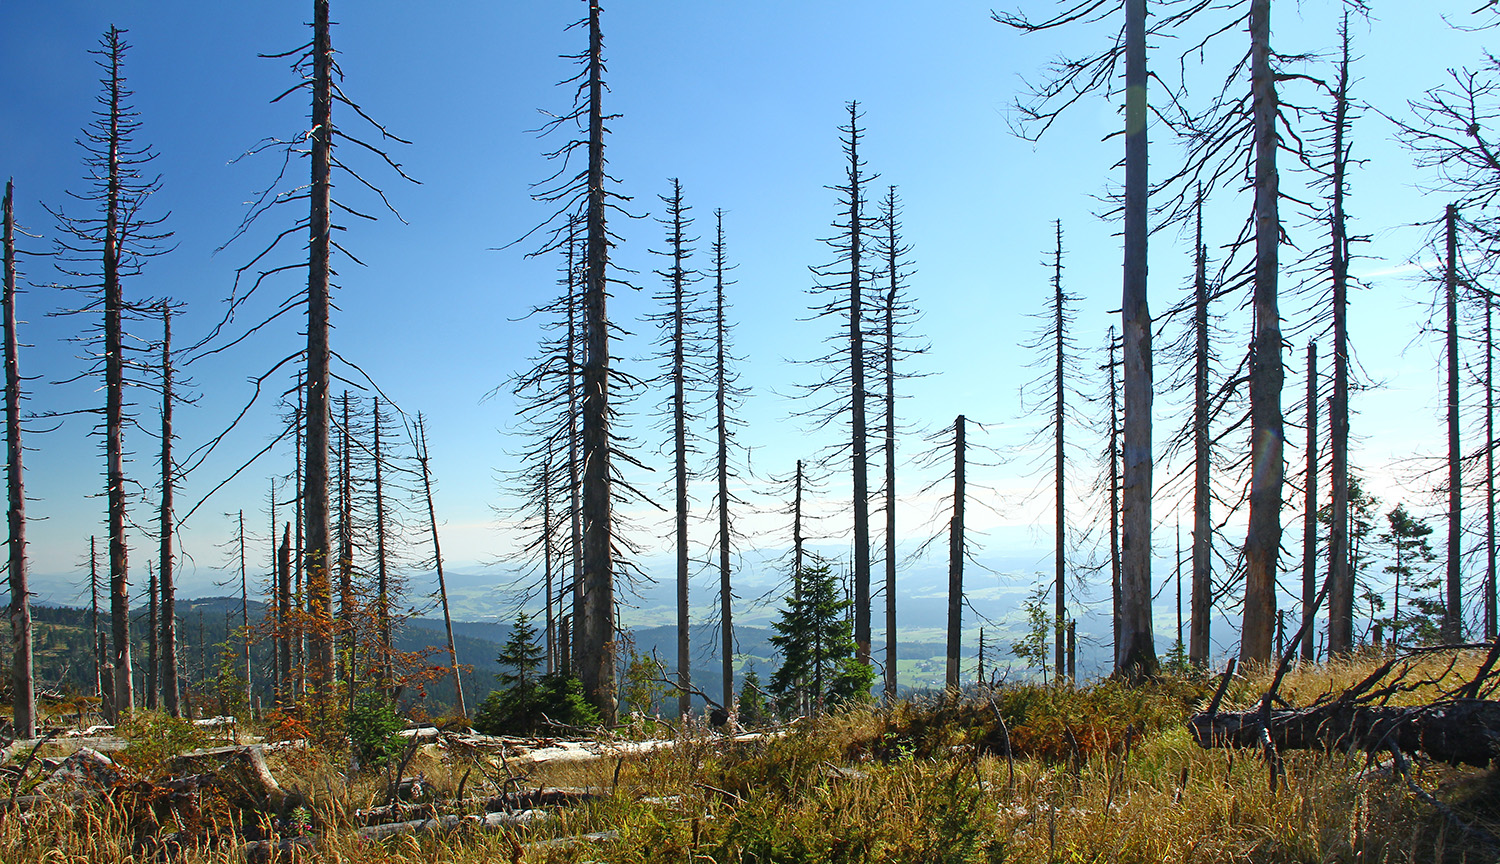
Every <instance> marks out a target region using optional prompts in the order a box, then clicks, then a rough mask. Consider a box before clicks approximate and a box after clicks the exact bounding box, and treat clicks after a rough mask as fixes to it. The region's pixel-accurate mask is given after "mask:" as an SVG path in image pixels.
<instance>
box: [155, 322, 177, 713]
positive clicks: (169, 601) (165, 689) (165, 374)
mask: <svg viewBox="0 0 1500 864" xmlns="http://www.w3.org/2000/svg"><path fill="white" fill-rule="evenodd" d="M161 316H162V319H161V320H162V343H161V370H162V388H161V508H160V513H161V518H160V520H159V525H158V534H159V535H160V536H159V540H160V548H159V554H158V556H157V557H158V559H159V560H158V561H157V562H156V563H157V573H158V576H157V580H158V583H159V584H160V586H161V589H160V590H161V630H160V634H161V635H160V637H159V638H160V643H161V646H160V648H161V655H160V663H161V671H160V675H161V692H162V703H163V705H162V707H164V708H165V709H166V712H167V713H168V714H170V715H172V716H173V717H181V716H182V702H181V697H180V696H179V695H178V693H179V687H178V683H177V581H176V574H175V570H176V567H177V559H176V554H175V552H174V550H173V542H172V538H173V533H174V532H175V531H176V530H177V526H176V518H177V517H176V512H175V511H174V509H173V508H174V502H173V497H174V495H175V494H176V491H177V466H176V464H174V463H173V461H172V436H173V434H174V433H173V431H172V409H173V407H174V406H173V403H174V402H175V401H176V398H177V397H176V395H175V394H174V393H173V390H172V306H171V304H169V303H166V302H163V303H162V304H161Z"/></svg>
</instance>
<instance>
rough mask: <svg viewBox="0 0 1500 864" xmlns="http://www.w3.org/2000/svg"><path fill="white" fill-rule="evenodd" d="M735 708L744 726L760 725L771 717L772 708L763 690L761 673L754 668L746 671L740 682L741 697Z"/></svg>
mask: <svg viewBox="0 0 1500 864" xmlns="http://www.w3.org/2000/svg"><path fill="white" fill-rule="evenodd" d="M735 708H736V712H737V714H738V715H739V721H740V724H741V725H744V726H759V725H761V724H763V723H765V722H766V721H767V720H768V719H770V714H771V712H770V708H769V706H767V705H766V697H765V694H764V693H762V692H761V685H760V675H758V674H756V672H755V670H754V669H751V670H750V671H748V672H746V673H745V680H744V681H742V682H741V683H740V698H739V700H738V701H737V702H736V704H735Z"/></svg>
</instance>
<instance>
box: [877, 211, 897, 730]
mask: <svg viewBox="0 0 1500 864" xmlns="http://www.w3.org/2000/svg"><path fill="white" fill-rule="evenodd" d="M885 216H886V218H885V230H886V235H885V239H886V262H885V266H886V275H887V277H888V279H889V280H890V284H889V286H888V292H887V294H886V298H885V309H884V310H883V311H884V313H885V320H884V321H883V322H882V324H883V330H882V335H883V336H884V345H883V346H882V347H883V348H884V349H885V358H884V367H883V368H884V371H885V700H886V704H895V699H896V687H897V672H896V667H897V663H896V659H897V658H896V303H897V298H896V293H897V291H898V290H899V287H900V273H899V271H898V270H897V266H898V265H899V264H900V260H899V259H900V251H901V250H900V246H899V245H898V243H899V238H898V237H897V236H896V187H894V186H892V187H891V188H890V193H889V195H888V197H887V198H886V209H885Z"/></svg>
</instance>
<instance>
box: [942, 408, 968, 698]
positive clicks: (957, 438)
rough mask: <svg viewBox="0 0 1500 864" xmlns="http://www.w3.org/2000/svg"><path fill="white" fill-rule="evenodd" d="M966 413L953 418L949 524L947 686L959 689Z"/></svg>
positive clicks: (962, 597) (961, 639)
mask: <svg viewBox="0 0 1500 864" xmlns="http://www.w3.org/2000/svg"><path fill="white" fill-rule="evenodd" d="M964 494H965V493H964V415H962V414H960V415H958V419H956V420H954V421H953V520H952V522H950V523H949V526H948V663H947V677H946V686H947V688H948V689H949V690H957V689H958V663H959V650H960V648H961V647H962V644H963V630H962V618H963V607H964Z"/></svg>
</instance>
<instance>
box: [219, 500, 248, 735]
mask: <svg viewBox="0 0 1500 864" xmlns="http://www.w3.org/2000/svg"><path fill="white" fill-rule="evenodd" d="M226 638H227V634H226ZM240 658H241V660H243V661H244V668H245V708H246V710H249V709H250V708H251V707H252V706H253V705H254V704H255V676H254V675H253V674H252V672H253V670H252V669H251V668H250V579H249V573H248V571H247V570H246V568H245V511H243V510H241V511H240Z"/></svg>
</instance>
